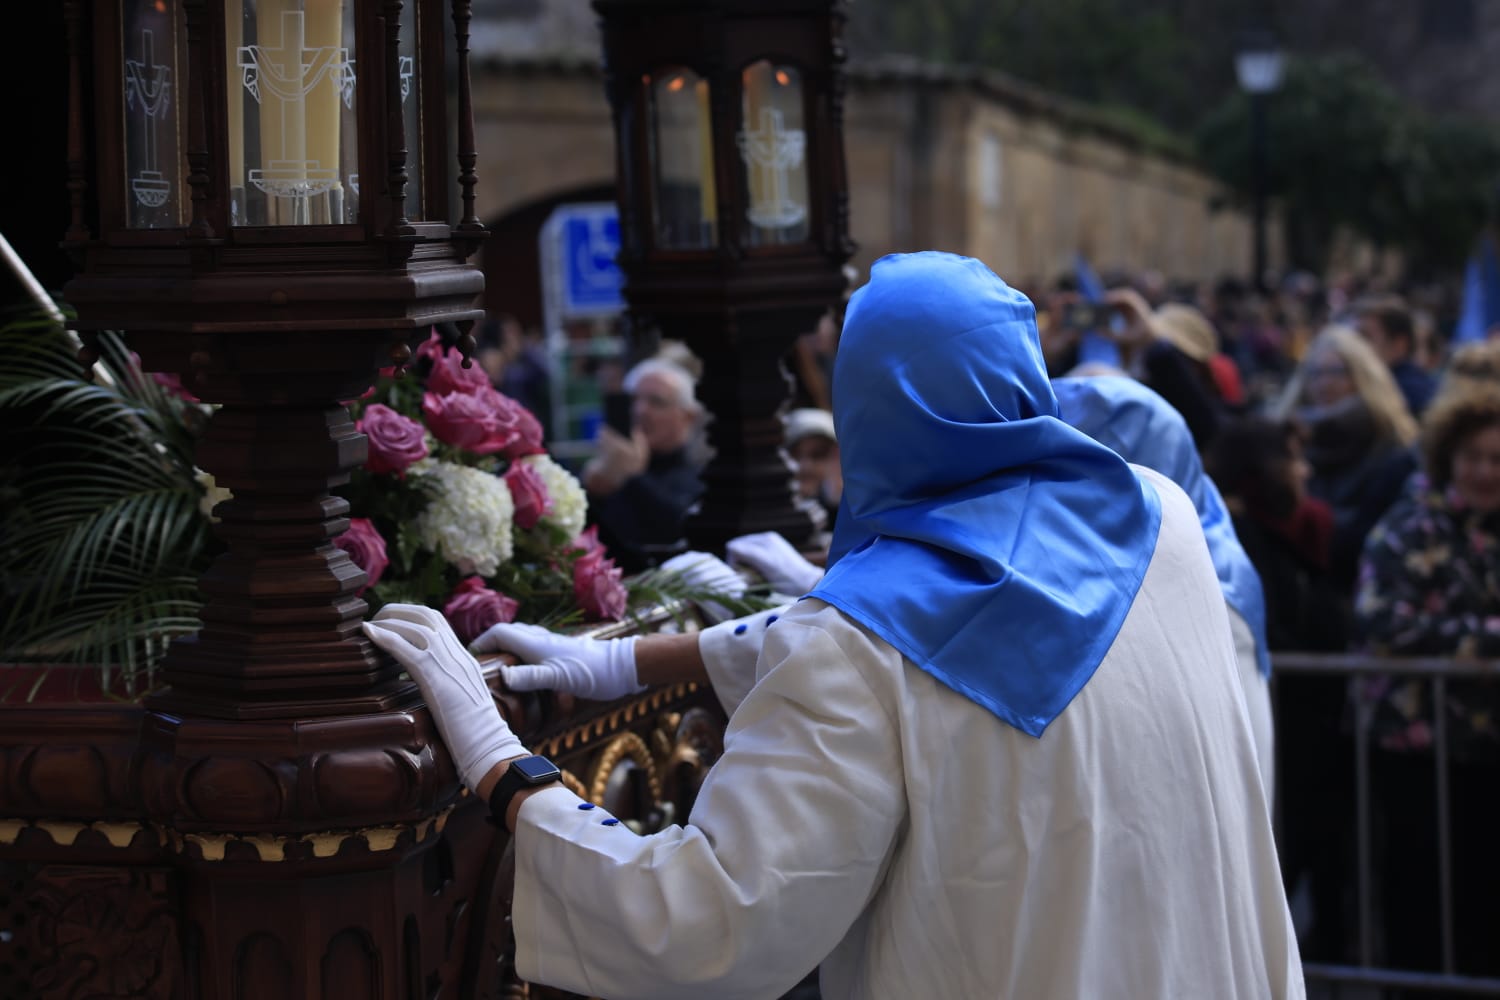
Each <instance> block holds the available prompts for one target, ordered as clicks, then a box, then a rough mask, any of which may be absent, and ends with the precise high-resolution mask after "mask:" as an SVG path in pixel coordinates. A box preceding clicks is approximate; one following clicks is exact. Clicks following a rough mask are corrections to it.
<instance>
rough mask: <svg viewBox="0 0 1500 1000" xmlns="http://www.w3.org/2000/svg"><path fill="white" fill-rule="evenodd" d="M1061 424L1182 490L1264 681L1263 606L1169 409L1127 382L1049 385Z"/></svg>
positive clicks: (1213, 492)
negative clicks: (1242, 621) (1250, 641)
mask: <svg viewBox="0 0 1500 1000" xmlns="http://www.w3.org/2000/svg"><path fill="white" fill-rule="evenodd" d="M1052 390H1053V392H1055V393H1057V405H1058V407H1059V408H1060V409H1061V411H1062V418H1063V419H1064V420H1066V421H1067V422H1068V423H1070V424H1072V425H1073V426H1074V427H1077V428H1078V429H1079V430H1081V431H1083V433H1085V434H1087V435H1088V436H1089V437H1091V438H1093V439H1094V440H1095V441H1098V442H1099V443H1100V444H1102V445H1104V446H1105V447H1108V448H1112V449H1114V450H1115V451H1116V452H1117V453H1119V454H1120V455H1121V456H1122V457H1123V458H1124V459H1125V461H1127V462H1134V463H1135V464H1136V465H1144V466H1145V467H1146V468H1148V469H1155V470H1156V471H1157V472H1160V473H1161V474H1162V475H1164V476H1166V477H1167V478H1168V479H1170V480H1172V482H1174V483H1176V484H1177V485H1178V486H1181V487H1182V490H1183V492H1184V493H1186V494H1187V495H1188V496H1189V497H1190V498H1191V499H1192V501H1193V506H1194V507H1196V508H1197V509H1198V519H1199V520H1200V521H1202V522H1203V534H1204V535H1205V536H1206V537H1207V539H1208V551H1209V554H1210V555H1212V556H1213V560H1214V569H1215V570H1216V571H1217V572H1218V574H1219V585H1220V586H1221V587H1223V589H1224V600H1225V602H1226V603H1227V604H1228V605H1229V606H1230V607H1231V608H1234V610H1236V611H1238V612H1239V613H1240V617H1242V618H1244V619H1245V621H1246V622H1247V623H1249V625H1250V631H1251V633H1252V634H1253V635H1254V636H1255V662H1256V665H1257V666H1258V667H1259V668H1260V672H1261V674H1262V676H1265V677H1269V676H1271V653H1270V651H1269V650H1268V649H1267V648H1266V598H1265V593H1264V592H1263V591H1262V590H1261V586H1260V574H1259V573H1257V572H1255V566H1254V565H1253V564H1252V563H1251V562H1250V557H1249V556H1247V555H1246V554H1245V550H1244V548H1243V547H1242V546H1241V545H1240V540H1239V537H1238V536H1236V535H1235V533H1234V522H1233V521H1232V520H1230V517H1229V511H1228V510H1227V509H1225V507H1224V500H1223V498H1222V497H1220V496H1219V491H1218V490H1217V489H1216V488H1215V487H1214V484H1213V480H1211V479H1209V478H1208V474H1207V473H1205V472H1204V471H1203V463H1202V462H1201V461H1200V460H1199V459H1198V450H1197V448H1196V447H1195V446H1194V445H1193V436H1192V434H1191V433H1190V432H1189V431H1188V427H1187V423H1186V422H1185V421H1184V420H1183V419H1182V416H1181V414H1179V413H1178V412H1177V411H1176V410H1174V409H1173V408H1172V404H1170V403H1168V402H1167V401H1166V400H1165V399H1162V398H1161V397H1160V396H1158V395H1157V394H1156V393H1154V392H1152V391H1151V390H1150V389H1148V388H1146V387H1145V386H1143V385H1141V384H1140V383H1139V382H1136V381H1134V380H1132V379H1128V378H1115V377H1101V378H1060V379H1058V380H1057V381H1055V382H1053V383H1052Z"/></svg>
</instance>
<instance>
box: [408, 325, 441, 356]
mask: <svg viewBox="0 0 1500 1000" xmlns="http://www.w3.org/2000/svg"><path fill="white" fill-rule="evenodd" d="M423 358H431V359H432V363H433V364H437V363H438V362H439V361H441V360H443V338H442V337H440V336H438V332H437V330H436V329H434V330H433V331H432V334H431V335H430V336H429V337H428V338H427V339H426V340H424V341H422V344H421V346H419V347H418V348H417V351H416V354H414V355H413V356H412V362H413V363H415V362H417V361H420V360H422V359H423Z"/></svg>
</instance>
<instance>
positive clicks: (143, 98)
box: [125, 31, 172, 208]
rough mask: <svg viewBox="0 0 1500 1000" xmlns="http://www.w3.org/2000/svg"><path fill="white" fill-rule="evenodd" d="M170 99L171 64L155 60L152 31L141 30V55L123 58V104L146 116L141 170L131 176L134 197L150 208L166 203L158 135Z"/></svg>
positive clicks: (167, 187) (167, 185) (169, 189)
mask: <svg viewBox="0 0 1500 1000" xmlns="http://www.w3.org/2000/svg"><path fill="white" fill-rule="evenodd" d="M171 100H172V67H171V66H169V65H165V64H162V63H158V62H157V61H156V46H155V39H154V33H153V32H151V31H142V32H141V58H139V59H126V60H125V107H127V108H128V109H130V110H131V111H137V112H139V113H141V114H142V115H144V116H145V118H146V121H145V123H144V126H145V127H144V128H142V129H141V131H140V137H141V142H140V162H141V164H142V166H141V169H140V171H138V172H137V173H136V174H135V175H134V176H133V177H131V178H130V191H131V193H132V194H133V195H135V200H136V201H138V202H140V203H141V204H142V205H146V206H148V207H150V208H160V207H161V206H162V205H165V204H166V203H167V197H168V196H169V195H170V194H171V193H172V185H171V183H170V182H168V181H167V179H166V178H165V177H163V176H162V172H161V168H160V166H159V164H158V157H159V156H160V146H161V140H160V138H159V137H158V135H157V129H158V127H159V126H160V122H161V120H162V119H164V118H165V117H166V115H167V106H168V105H169V104H170V103H171Z"/></svg>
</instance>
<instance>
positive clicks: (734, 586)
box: [661, 552, 746, 621]
mask: <svg viewBox="0 0 1500 1000" xmlns="http://www.w3.org/2000/svg"><path fill="white" fill-rule="evenodd" d="M661 568H662V570H663V571H664V572H667V573H673V574H676V575H677V576H678V577H679V578H680V579H681V580H682V582H683V583H685V584H687V585H688V586H689V587H691V588H693V589H694V590H699V591H711V592H712V593H715V594H723V595H724V596H725V597H740V596H742V595H743V594H744V593H745V587H746V582H745V578H744V577H743V576H741V575H740V574H739V573H737V572H735V570H734V569H732V568H731V567H730V565H729V564H728V563H726V562H725V561H724V560H722V559H720V558H719V557H717V556H713V555H709V554H708V553H707V552H684V553H682V554H681V555H676V556H673V557H672V558H670V559H668V560H667V561H666V562H664V563H662V564H661ZM699 603H700V604H702V605H703V607H704V610H706V611H708V613H709V614H711V615H712V616H713V617H714V618H715V619H716V620H719V621H723V620H724V619H725V618H733V617H734V612H733V611H731V610H730V609H729V608H726V607H724V605H722V604H719V603H718V602H716V601H708V600H705V601H700V602H699Z"/></svg>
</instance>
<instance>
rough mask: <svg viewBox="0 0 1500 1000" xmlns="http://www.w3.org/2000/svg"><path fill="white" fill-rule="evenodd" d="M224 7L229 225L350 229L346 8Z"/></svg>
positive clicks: (338, 0)
mask: <svg viewBox="0 0 1500 1000" xmlns="http://www.w3.org/2000/svg"><path fill="white" fill-rule="evenodd" d="M224 6H225V18H224V20H225V30H226V32H227V35H228V37H227V39H226V42H227V44H226V46H225V52H226V54H227V56H228V60H229V64H230V65H229V67H228V69H229V80H230V87H229V108H228V112H229V186H230V203H231V207H230V211H231V220H230V221H231V222H232V223H233V224H234V225H236V226H306V225H328V224H332V223H342V222H355V221H358V218H359V148H358V147H359V143H358V135H357V124H356V115H355V112H356V108H355V104H354V80H355V76H354V67H355V52H354V2H353V0H226V2H225V5H224Z"/></svg>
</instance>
